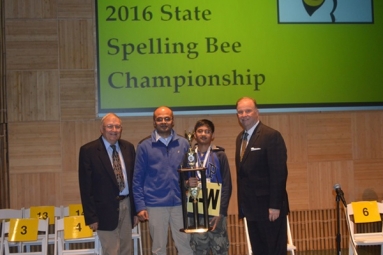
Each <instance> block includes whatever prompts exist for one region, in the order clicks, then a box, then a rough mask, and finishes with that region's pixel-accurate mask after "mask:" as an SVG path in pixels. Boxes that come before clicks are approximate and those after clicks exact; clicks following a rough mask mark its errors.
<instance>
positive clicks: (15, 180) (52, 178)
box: [9, 172, 62, 209]
mask: <svg viewBox="0 0 383 255" xmlns="http://www.w3.org/2000/svg"><path fill="white" fill-rule="evenodd" d="M60 177H61V176H60V174H59V173H38V172H36V173H12V172H11V173H10V177H9V179H10V180H9V183H10V186H11V192H10V197H11V206H10V207H11V208H18V209H20V208H23V207H24V208H28V207H31V206H38V205H55V206H60V205H61V201H62V195H61V194H62V188H61V184H62V179H61V178H60Z"/></svg>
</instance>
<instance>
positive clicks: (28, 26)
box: [5, 20, 58, 70]
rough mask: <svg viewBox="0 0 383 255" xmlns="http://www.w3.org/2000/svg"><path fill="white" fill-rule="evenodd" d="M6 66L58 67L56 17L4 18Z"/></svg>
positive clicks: (13, 67)
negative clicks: (52, 18)
mask: <svg viewBox="0 0 383 255" xmlns="http://www.w3.org/2000/svg"><path fill="white" fill-rule="evenodd" d="M5 31H6V33H5V38H6V48H7V49H6V51H7V58H6V65H7V70H36V69H37V70H50V69H57V68H58V31H57V20H8V21H7V22H6V30H5Z"/></svg>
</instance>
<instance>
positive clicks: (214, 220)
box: [209, 215, 222, 231]
mask: <svg viewBox="0 0 383 255" xmlns="http://www.w3.org/2000/svg"><path fill="white" fill-rule="evenodd" d="M221 217H222V216H221V215H220V216H214V217H213V218H212V219H211V220H210V222H209V224H210V226H211V227H212V229H211V231H214V230H215V228H216V227H217V224H218V222H219V221H220V220H221Z"/></svg>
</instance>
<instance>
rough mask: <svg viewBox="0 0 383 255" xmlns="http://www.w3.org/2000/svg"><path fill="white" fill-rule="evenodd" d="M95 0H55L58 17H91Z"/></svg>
mask: <svg viewBox="0 0 383 255" xmlns="http://www.w3.org/2000/svg"><path fill="white" fill-rule="evenodd" d="M95 2H96V1H94V0H57V4H58V18H59V19H70V18H83V19H84V18H85V19H90V18H93V17H94V12H95V10H94V3H95Z"/></svg>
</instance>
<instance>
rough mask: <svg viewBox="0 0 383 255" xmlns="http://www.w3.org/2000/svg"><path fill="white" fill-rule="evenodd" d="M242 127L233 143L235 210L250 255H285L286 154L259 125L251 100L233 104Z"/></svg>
mask: <svg viewBox="0 0 383 255" xmlns="http://www.w3.org/2000/svg"><path fill="white" fill-rule="evenodd" d="M236 107H237V117H238V120H239V122H240V124H241V126H242V127H243V129H244V131H242V132H241V133H240V134H239V135H238V137H237V140H236V152H235V164H236V168H237V187H238V208H239V216H240V218H243V217H246V219H247V226H248V230H249V237H250V242H251V246H252V250H253V254H254V255H279V254H283V255H286V248H287V219H286V216H287V214H288V211H289V205H288V198H287V192H286V181H287V150H286V145H285V142H284V140H283V138H282V135H281V134H280V133H279V132H278V131H276V130H274V129H272V128H270V127H268V126H266V125H264V124H262V123H261V122H260V121H259V113H258V109H257V105H256V102H255V100H253V99H252V98H248V97H244V98H241V99H239V100H238V101H237V105H236Z"/></svg>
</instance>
